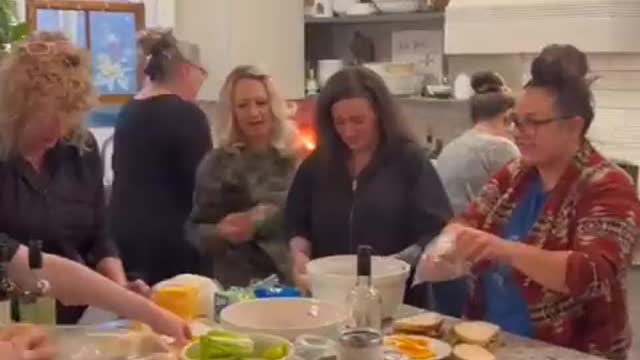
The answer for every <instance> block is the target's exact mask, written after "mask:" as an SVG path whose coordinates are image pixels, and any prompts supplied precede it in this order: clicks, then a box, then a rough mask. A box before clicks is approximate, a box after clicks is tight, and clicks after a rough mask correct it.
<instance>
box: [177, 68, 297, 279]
mask: <svg viewBox="0 0 640 360" xmlns="http://www.w3.org/2000/svg"><path fill="white" fill-rule="evenodd" d="M220 99H221V105H220V113H219V115H218V117H217V118H216V121H215V122H216V126H214V128H215V131H214V133H215V134H216V139H215V149H214V150H213V151H212V152H211V153H209V154H208V155H207V156H206V157H205V159H204V160H203V161H202V163H201V164H200V167H199V169H198V173H197V177H196V189H195V196H194V208H193V211H192V213H191V217H190V222H189V225H188V231H189V238H190V239H191V240H192V242H193V243H194V244H196V246H198V248H199V249H201V252H202V254H203V255H204V256H205V258H206V259H208V260H212V262H213V264H212V270H213V271H212V273H210V274H209V275H212V276H213V277H215V278H216V279H218V280H219V281H221V282H222V284H223V285H225V286H232V285H239V286H244V285H247V284H248V283H249V282H250V281H251V280H253V279H259V278H264V277H266V276H269V275H271V274H274V273H276V274H279V275H280V276H281V277H282V278H283V280H285V281H286V280H287V279H289V267H290V265H289V264H290V262H289V261H288V260H287V259H288V250H287V242H286V239H285V237H284V234H283V232H282V228H283V227H282V226H281V221H280V218H281V217H280V210H281V207H282V205H283V203H284V200H285V198H286V193H287V190H288V188H289V183H290V181H291V179H292V176H293V174H294V172H295V169H296V165H297V163H298V159H297V148H296V144H297V135H296V134H297V131H296V129H297V128H296V127H295V124H294V123H293V122H292V120H290V119H289V118H288V117H287V115H286V103H285V102H284V100H282V98H281V97H280V96H279V95H278V93H277V91H276V89H275V86H274V84H273V81H272V80H271V78H270V77H269V76H267V75H266V74H264V73H262V72H261V71H260V70H258V69H256V68H254V67H252V66H239V67H237V68H235V69H234V70H233V71H232V72H231V73H230V74H229V75H228V76H227V79H226V81H225V84H224V86H223V88H222V92H221V96H220Z"/></svg>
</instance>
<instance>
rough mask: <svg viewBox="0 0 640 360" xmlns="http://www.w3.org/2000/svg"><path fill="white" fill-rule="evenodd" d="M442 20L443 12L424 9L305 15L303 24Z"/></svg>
mask: <svg viewBox="0 0 640 360" xmlns="http://www.w3.org/2000/svg"><path fill="white" fill-rule="evenodd" d="M430 21H444V13H443V12H441V11H426V12H415V13H406V14H375V15H353V16H334V17H313V16H305V18H304V22H305V24H325V25H338V24H344V25H346V24H371V23H398V22H430Z"/></svg>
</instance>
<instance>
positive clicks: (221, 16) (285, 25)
mask: <svg viewBox="0 0 640 360" xmlns="http://www.w3.org/2000/svg"><path fill="white" fill-rule="evenodd" d="M276 2H277V4H276ZM303 5H304V4H303V2H302V1H300V0H277V1H265V0H215V1H212V0H188V1H187V0H183V1H176V2H175V26H174V28H175V33H176V35H177V36H178V37H179V38H181V39H185V40H187V41H190V42H194V43H196V44H197V45H198V46H199V47H200V51H201V55H202V59H203V63H204V64H205V66H206V67H207V68H208V70H209V79H208V80H207V81H206V83H205V85H204V86H203V89H202V91H201V93H200V98H201V99H203V100H216V99H217V98H218V92H219V90H220V87H221V86H222V85H223V82H224V78H225V76H226V75H227V74H228V73H229V71H231V69H233V68H234V67H235V66H237V65H241V64H252V65H256V66H258V67H260V68H261V69H263V70H264V71H265V72H267V73H268V74H270V75H271V76H272V77H273V79H274V81H275V82H276V85H277V86H278V88H279V89H280V91H281V92H282V95H283V96H284V97H285V98H302V97H303V96H304V9H303Z"/></svg>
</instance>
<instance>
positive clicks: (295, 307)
mask: <svg viewBox="0 0 640 360" xmlns="http://www.w3.org/2000/svg"><path fill="white" fill-rule="evenodd" d="M346 321H347V312H346V310H345V309H344V308H343V307H342V306H339V305H336V304H332V303H329V302H326V301H319V300H315V299H307V298H273V299H260V300H252V301H247V302H241V303H237V304H233V305H229V306H227V307H225V308H224V309H223V310H222V312H221V313H220V322H221V324H222V327H223V328H225V329H228V330H231V331H237V332H241V333H265V334H271V335H275V336H281V337H283V338H286V339H289V340H291V341H293V340H295V339H296V338H297V337H298V336H300V335H306V334H309V335H321V336H325V337H329V338H334V339H335V338H337V337H338V335H339V334H340V331H342V330H343V329H344V326H345V324H346Z"/></svg>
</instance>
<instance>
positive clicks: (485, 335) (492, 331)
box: [451, 321, 500, 349]
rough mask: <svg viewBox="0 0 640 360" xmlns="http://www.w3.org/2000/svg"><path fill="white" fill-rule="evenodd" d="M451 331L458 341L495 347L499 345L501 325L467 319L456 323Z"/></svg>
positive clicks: (489, 347) (490, 347) (488, 347)
mask: <svg viewBox="0 0 640 360" xmlns="http://www.w3.org/2000/svg"><path fill="white" fill-rule="evenodd" d="M451 331H452V335H453V337H454V339H455V342H456V343H465V344H471V345H479V346H482V347H485V348H487V349H493V348H495V346H496V345H497V341H498V334H499V333H500V327H499V326H498V325H495V324H491V323H488V322H484V321H466V322H462V323H459V324H457V325H455V326H454V327H453V328H452V329H451Z"/></svg>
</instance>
